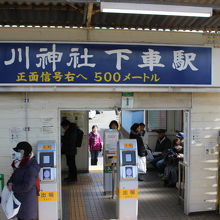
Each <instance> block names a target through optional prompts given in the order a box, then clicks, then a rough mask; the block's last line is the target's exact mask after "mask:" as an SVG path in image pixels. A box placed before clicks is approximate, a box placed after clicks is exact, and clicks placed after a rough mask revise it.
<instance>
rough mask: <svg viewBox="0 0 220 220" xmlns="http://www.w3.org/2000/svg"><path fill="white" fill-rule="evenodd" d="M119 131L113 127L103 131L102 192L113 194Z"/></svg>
mask: <svg viewBox="0 0 220 220" xmlns="http://www.w3.org/2000/svg"><path fill="white" fill-rule="evenodd" d="M118 139H119V132H118V130H114V129H106V130H105V131H104V150H103V166H104V169H103V170H104V175H103V187H104V193H105V194H106V193H109V192H112V193H113V194H114V181H115V180H114V176H113V175H114V167H115V166H116V162H117V148H118Z"/></svg>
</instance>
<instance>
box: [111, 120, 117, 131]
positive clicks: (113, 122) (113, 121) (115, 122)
mask: <svg viewBox="0 0 220 220" xmlns="http://www.w3.org/2000/svg"><path fill="white" fill-rule="evenodd" d="M113 124H115V125H116V126H117V128H118V122H117V121H116V120H112V121H111V122H110V124H109V128H110V129H111V127H112V125H113Z"/></svg>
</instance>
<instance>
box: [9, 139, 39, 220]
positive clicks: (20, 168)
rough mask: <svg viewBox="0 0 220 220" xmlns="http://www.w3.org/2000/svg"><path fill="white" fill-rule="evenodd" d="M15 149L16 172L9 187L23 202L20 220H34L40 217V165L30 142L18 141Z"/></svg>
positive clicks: (19, 215)
mask: <svg viewBox="0 0 220 220" xmlns="http://www.w3.org/2000/svg"><path fill="white" fill-rule="evenodd" d="M14 151H15V152H17V160H16V164H14V163H13V164H12V166H13V168H14V172H13V174H12V176H11V177H10V179H9V180H8V188H9V191H13V192H14V195H15V197H16V198H17V199H18V200H19V201H20V202H21V207H20V209H19V212H18V214H17V218H18V220H34V219H37V218H38V199H37V196H38V195H39V176H38V175H39V171H40V166H39V165H38V163H37V160H36V159H35V157H34V156H33V153H32V147H31V145H30V144H29V143H28V142H25V141H23V142H20V143H18V144H17V146H16V147H15V148H14Z"/></svg>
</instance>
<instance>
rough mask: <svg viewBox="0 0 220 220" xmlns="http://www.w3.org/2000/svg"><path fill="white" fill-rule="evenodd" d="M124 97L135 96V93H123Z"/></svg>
mask: <svg viewBox="0 0 220 220" xmlns="http://www.w3.org/2000/svg"><path fill="white" fill-rule="evenodd" d="M122 96H126V97H130V96H134V93H133V92H122Z"/></svg>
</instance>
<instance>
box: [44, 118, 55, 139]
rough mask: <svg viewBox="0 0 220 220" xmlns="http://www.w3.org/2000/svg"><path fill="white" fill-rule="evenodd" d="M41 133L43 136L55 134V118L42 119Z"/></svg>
mask: <svg viewBox="0 0 220 220" xmlns="http://www.w3.org/2000/svg"><path fill="white" fill-rule="evenodd" d="M41 124H42V125H41V131H42V134H43V135H48V134H53V133H54V132H55V131H54V118H52V117H46V118H42V119H41Z"/></svg>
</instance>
